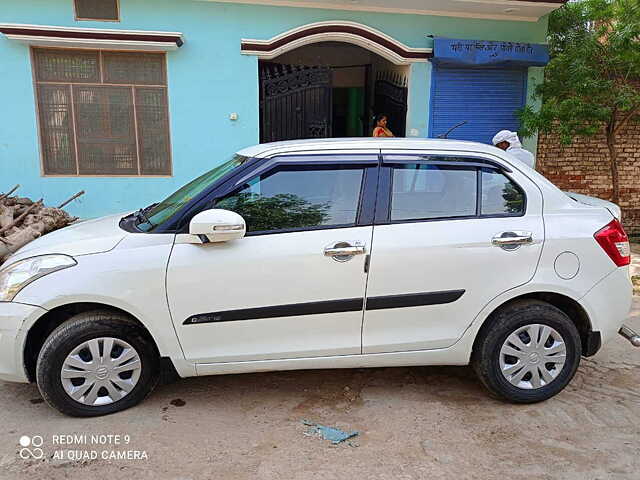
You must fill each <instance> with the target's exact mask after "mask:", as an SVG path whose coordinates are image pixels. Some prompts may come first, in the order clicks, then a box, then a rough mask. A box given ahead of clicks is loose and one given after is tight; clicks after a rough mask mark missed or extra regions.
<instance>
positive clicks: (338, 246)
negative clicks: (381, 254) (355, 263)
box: [324, 242, 367, 262]
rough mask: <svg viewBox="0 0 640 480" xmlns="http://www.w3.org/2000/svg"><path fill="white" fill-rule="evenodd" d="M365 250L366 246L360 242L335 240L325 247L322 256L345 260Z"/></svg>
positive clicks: (362, 253)
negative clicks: (352, 242)
mask: <svg viewBox="0 0 640 480" xmlns="http://www.w3.org/2000/svg"><path fill="white" fill-rule="evenodd" d="M366 252H367V249H366V247H365V246H364V245H363V244H362V243H360V242H354V244H353V245H352V244H351V243H349V242H336V243H334V244H333V245H330V246H328V247H325V249H324V256H325V257H333V259H334V260H337V261H339V262H345V261H347V260H350V259H351V258H352V257H354V256H356V255H364V254H365V253H366Z"/></svg>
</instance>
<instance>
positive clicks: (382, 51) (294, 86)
mask: <svg viewBox="0 0 640 480" xmlns="http://www.w3.org/2000/svg"><path fill="white" fill-rule="evenodd" d="M242 52H243V53H245V54H250V55H256V56H258V58H259V84H260V140H261V142H270V141H278V140H292V139H302V138H328V137H354V136H355V137H359V136H369V135H370V134H371V132H372V130H373V127H374V124H373V122H374V120H373V116H374V115H375V114H378V113H384V114H386V115H388V117H389V126H390V128H391V130H392V131H393V132H394V134H395V135H396V136H404V135H405V131H406V117H407V98H408V88H409V85H408V78H409V65H410V64H411V63H413V62H424V61H426V59H427V57H428V56H429V51H428V49H415V48H413V49H412V48H409V47H406V46H405V45H403V44H402V43H400V42H397V41H395V40H394V39H392V38H390V37H388V36H386V35H385V34H383V33H381V32H379V31H377V30H374V29H371V28H370V27H366V26H364V25H360V24H356V23H353V22H321V23H316V24H311V25H306V26H303V27H299V28H297V29H294V30H291V31H289V32H285V33H283V34H281V35H278V36H276V37H274V38H272V39H270V40H243V42H242Z"/></svg>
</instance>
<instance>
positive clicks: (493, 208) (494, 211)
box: [480, 168, 525, 215]
mask: <svg viewBox="0 0 640 480" xmlns="http://www.w3.org/2000/svg"><path fill="white" fill-rule="evenodd" d="M481 191H482V202H481V203H482V208H481V210H480V212H481V214H482V215H522V214H523V213H524V208H525V196H524V192H523V191H522V189H521V188H520V187H519V186H518V185H516V184H515V183H514V182H513V181H512V180H510V179H509V178H507V177H506V176H505V175H504V174H502V173H501V172H498V171H496V170H491V169H486V168H483V169H482V190H481Z"/></svg>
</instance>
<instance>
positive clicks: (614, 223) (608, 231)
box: [593, 219, 631, 267]
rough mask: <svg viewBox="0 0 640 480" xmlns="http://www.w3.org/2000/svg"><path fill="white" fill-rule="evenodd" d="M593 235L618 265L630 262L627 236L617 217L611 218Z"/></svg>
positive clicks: (621, 265)
mask: <svg viewBox="0 0 640 480" xmlns="http://www.w3.org/2000/svg"><path fill="white" fill-rule="evenodd" d="M593 237H594V238H595V239H596V242H598V243H599V244H600V246H601V247H602V249H603V250H604V251H605V252H607V255H609V258H611V260H613V263H615V264H616V265H617V266H618V267H624V266H625V265H629V264H630V263H631V248H630V247H629V237H627V234H626V233H625V231H624V228H622V224H621V223H620V222H619V221H618V220H617V219H614V220H611V222H609V223H608V224H607V225H605V226H604V227H602V228H601V229H600V230H598V231H597V232H596V233H595V234H594V235H593Z"/></svg>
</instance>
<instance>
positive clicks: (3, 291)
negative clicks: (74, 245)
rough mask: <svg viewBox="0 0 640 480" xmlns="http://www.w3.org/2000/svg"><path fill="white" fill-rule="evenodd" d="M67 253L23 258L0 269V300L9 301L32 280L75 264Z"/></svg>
mask: <svg viewBox="0 0 640 480" xmlns="http://www.w3.org/2000/svg"><path fill="white" fill-rule="evenodd" d="M77 264H78V262H76V261H75V260H74V259H73V257H70V256H68V255H60V254H53V255H40V256H37V257H31V258H25V259H24V260H20V261H18V262H15V263H12V264H11V265H7V266H6V267H4V268H2V269H1V270H0V302H10V301H12V300H13V299H14V297H15V296H16V295H17V294H18V292H19V291H20V290H22V289H23V288H24V287H26V286H27V285H29V284H30V283H31V282H33V281H34V280H37V279H38V278H40V277H44V276H45V275H48V274H49V273H52V272H57V271H58V270H62V269H64V268H69V267H73V266H74V265H77Z"/></svg>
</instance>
